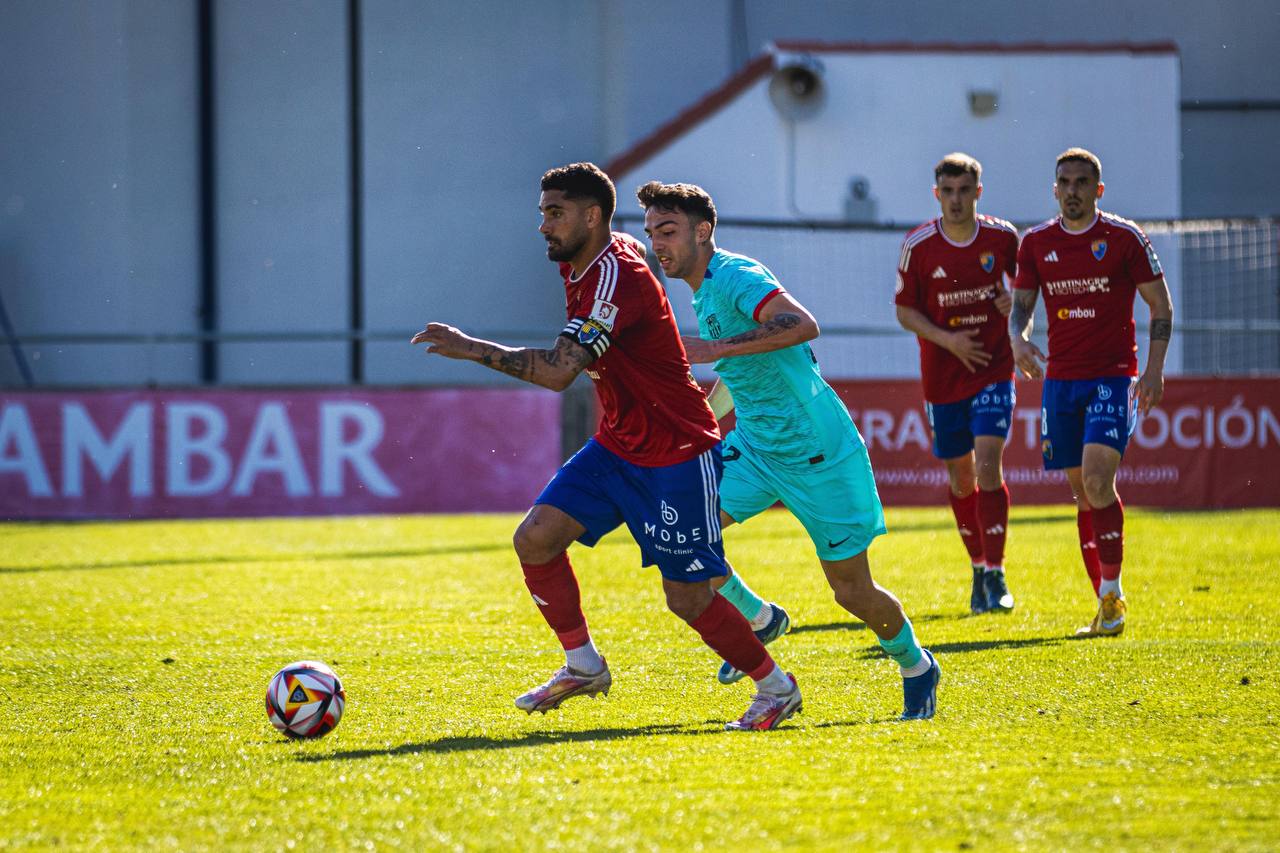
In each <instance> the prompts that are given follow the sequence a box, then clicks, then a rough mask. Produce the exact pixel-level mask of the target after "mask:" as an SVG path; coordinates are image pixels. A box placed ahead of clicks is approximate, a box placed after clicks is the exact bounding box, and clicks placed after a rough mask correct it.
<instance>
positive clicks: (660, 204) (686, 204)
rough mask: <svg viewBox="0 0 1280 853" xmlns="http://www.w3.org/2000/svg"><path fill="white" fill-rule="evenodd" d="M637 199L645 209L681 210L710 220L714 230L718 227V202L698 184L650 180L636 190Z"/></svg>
mask: <svg viewBox="0 0 1280 853" xmlns="http://www.w3.org/2000/svg"><path fill="white" fill-rule="evenodd" d="M636 199H637V200H638V201H639V202H640V206H641V207H643V208H644V209H645V210H648V209H649V208H651V207H657V208H661V209H662V210H679V211H682V212H684V213H686V214H688V215H689V216H693V217H697V218H698V219H701V220H703V221H705V222H710V223H711V230H712V231H714V230H715V228H716V203H715V202H714V201H712V200H711V194H710V193H708V192H707V191H706V190H704V189H703V188H702V187H700V186H698V185H696V184H664V183H663V182H662V181H649V183H647V184H645V185H644V186H642V187H640V188H639V189H638V190H636Z"/></svg>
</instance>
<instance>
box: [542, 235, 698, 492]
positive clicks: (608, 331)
mask: <svg viewBox="0 0 1280 853" xmlns="http://www.w3.org/2000/svg"><path fill="white" fill-rule="evenodd" d="M560 273H561V275H563V276H564V279H565V302H566V309H567V314H568V318H569V323H568V325H566V326H565V328H564V331H562V332H561V333H560V334H561V335H562V336H564V337H567V338H569V339H570V340H571V341H574V342H576V343H577V344H579V345H580V346H582V347H583V348H585V349H586V350H587V351H588V352H590V353H591V355H592V356H593V357H594V361H593V362H592V363H591V365H590V367H588V368H587V369H586V371H585V372H586V374H587V376H589V377H590V378H591V380H592V382H593V384H594V385H595V389H596V397H597V399H598V400H599V401H600V409H601V418H600V426H599V430H598V431H597V432H596V436H595V438H596V440H597V441H598V442H600V444H602V445H603V446H604V447H605V448H606V449H608V450H609V451H611V452H613V453H615V454H617V455H618V456H620V457H622V458H623V459H625V460H626V461H628V462H631V463H633V464H636V465H643V466H646V467H658V466H665V465H677V464H679V463H681V462H686V461H688V460H690V459H692V458H693V457H695V456H697V455H698V454H700V453H702V452H703V451H704V450H706V449H708V448H709V447H712V446H713V445H715V444H716V442H718V441H719V440H720V427H719V425H718V424H717V423H716V419H715V416H714V415H713V414H711V408H710V407H709V406H708V405H707V401H706V398H705V396H704V395H703V392H702V389H701V388H700V387H699V386H698V383H697V382H695V381H694V379H693V374H692V373H690V371H689V360H688V358H687V357H686V355H685V352H684V344H682V343H681V342H680V332H679V330H678V328H677V327H676V321H675V315H674V314H673V313H672V311H671V304H670V303H669V302H668V301H667V295H666V293H665V291H663V289H662V285H660V284H658V280H657V279H655V278H654V277H653V273H651V272H650V271H649V267H648V266H646V265H645V262H644V260H643V259H642V258H641V257H640V254H639V253H638V252H637V251H636V249H635V247H634V240H630V241H629V240H627V239H624V238H623V237H621V236H618V235H615V236H614V237H613V239H612V240H611V241H610V243H609V245H608V246H606V247H605V249H604V251H602V252H601V253H600V254H599V256H597V257H596V259H595V260H594V261H592V262H591V264H590V266H588V267H587V269H586V270H585V271H584V272H583V274H582V276H581V277H580V278H577V279H575V278H573V267H572V266H570V265H569V264H563V263H562V264H560Z"/></svg>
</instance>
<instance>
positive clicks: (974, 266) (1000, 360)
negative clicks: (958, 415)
mask: <svg viewBox="0 0 1280 853" xmlns="http://www.w3.org/2000/svg"><path fill="white" fill-rule="evenodd" d="M1017 256H1018V230H1017V229H1016V228H1014V227H1013V226H1012V225H1010V224H1009V223H1008V222H1005V221H1004V220H1003V219H996V218H995V217H993V216H982V215H979V216H978V227H977V229H976V230H975V231H974V234H973V237H972V239H970V240H969V242H967V243H963V244H961V243H953V242H952V241H951V240H950V239H949V238H948V237H947V235H946V234H945V233H943V231H942V223H941V222H940V221H938V220H932V221H930V222H926V223H924V224H923V225H921V226H920V227H918V228H916V229H914V230H913V231H911V232H910V233H908V234H907V236H906V239H904V240H903V241H902V254H901V255H900V256H899V258H898V281H897V288H896V291H895V293H894V297H893V301H894V303H895V304H896V305H903V306H906V307H908V308H914V309H916V310H917V311H919V312H920V313H921V314H923V315H924V316H925V317H927V318H928V319H929V322H931V323H933V324H934V325H935V326H938V327H940V328H943V329H946V330H947V331H949V332H958V331H964V330H967V329H974V330H976V331H977V332H978V334H977V337H976V340H977V341H978V342H979V343H981V344H982V348H983V350H985V351H986V352H987V353H989V354H990V355H991V361H990V363H988V364H987V366H986V367H980V368H978V369H977V370H976V371H970V370H969V368H967V367H965V366H964V363H963V362H962V361H960V359H958V358H956V357H955V356H954V355H953V354H952V353H951V352H950V351H948V350H947V349H945V348H943V347H940V346H938V345H937V344H935V343H933V342H932V341H927V340H925V339H924V338H919V339H918V340H919V343H920V378H921V381H922V383H923V385H924V398H925V399H926V400H928V401H929V402H930V403H936V404H942V403H954V402H956V401H957V400H964V399H967V398H969V397H972V396H973V395H974V394H977V393H978V392H979V391H981V390H982V389H983V388H985V387H986V386H988V385H990V384H991V383H993V382H1006V381H1008V380H1010V379H1012V378H1013V351H1012V350H1011V349H1010V348H1009V331H1008V327H1007V326H1006V325H1005V318H1004V315H1002V314H1001V313H1000V312H999V311H997V310H996V307H995V299H996V296H997V295H999V292H1000V290H1001V288H1002V286H1003V284H1004V279H1005V276H1006V275H1007V276H1009V278H1011V279H1012V277H1013V273H1014V264H1015V263H1016V261H1017Z"/></svg>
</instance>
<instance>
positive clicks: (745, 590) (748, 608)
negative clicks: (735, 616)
mask: <svg viewBox="0 0 1280 853" xmlns="http://www.w3.org/2000/svg"><path fill="white" fill-rule="evenodd" d="M716 592H718V593H720V594H721V595H723V596H724V597H725V599H726V600H727V601H728V602H729V603H730V604H732V605H733V606H734V607H736V608H737V609H738V612H739V613H741V614H742V615H743V616H745V617H746V619H747V621H748V622H750V621H751V620H752V619H755V618H756V617H757V616H759V615H760V610H761V609H762V608H763V607H764V599H763V598H761V597H760V596H758V595H756V594H755V593H754V592H753V591H752V590H751V587H749V586H747V585H746V584H745V583H743V582H742V577H741V576H740V575H739V574H738V573H737V572H734V573H733V574H732V575H730V576H729V579H728V580H727V581H725V582H724V586H722V587H720V589H718V590H716ZM753 627H754V626H753Z"/></svg>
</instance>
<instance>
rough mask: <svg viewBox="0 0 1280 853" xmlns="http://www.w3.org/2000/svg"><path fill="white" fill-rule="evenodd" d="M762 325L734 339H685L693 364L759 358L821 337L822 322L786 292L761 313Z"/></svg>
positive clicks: (770, 301)
mask: <svg viewBox="0 0 1280 853" xmlns="http://www.w3.org/2000/svg"><path fill="white" fill-rule="evenodd" d="M759 321H760V325H758V326H756V327H755V328H754V329H749V330H747V331H745V332H743V333H742V334H740V335H734V336H733V337H731V338H720V339H718V340H714V341H704V340H702V339H701V338H690V337H685V338H684V345H685V352H686V353H687V354H688V356H689V363H690V364H706V363H708V362H712V361H716V360H717V359H721V358H731V357H732V356H735V355H755V354H757V353H762V352H773V351H774V350H777V349H782V348H784V347H793V346H796V345H797V344H802V343H805V342H806V341H811V340H813V339H814V338H816V337H818V335H819V334H820V330H819V329H818V321H817V320H815V319H813V315H812V314H810V313H809V310H808V309H807V308H805V307H804V306H803V305H801V304H800V303H799V302H796V301H795V300H794V299H792V298H791V295H790V294H789V293H786V292H785V291H784V292H782V293H779V294H778V295H777V296H775V297H774V298H773V299H770V300H769V301H768V303H766V304H765V306H764V308H762V309H761V310H760V317H759Z"/></svg>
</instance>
